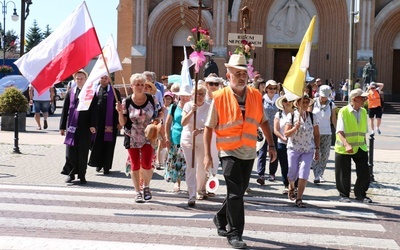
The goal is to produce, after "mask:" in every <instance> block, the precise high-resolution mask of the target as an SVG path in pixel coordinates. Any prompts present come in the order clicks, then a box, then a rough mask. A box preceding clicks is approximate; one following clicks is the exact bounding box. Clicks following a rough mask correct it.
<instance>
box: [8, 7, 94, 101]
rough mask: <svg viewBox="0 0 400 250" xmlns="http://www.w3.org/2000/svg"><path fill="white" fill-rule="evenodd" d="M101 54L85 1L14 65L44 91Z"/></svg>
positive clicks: (40, 91) (39, 89)
mask: <svg viewBox="0 0 400 250" xmlns="http://www.w3.org/2000/svg"><path fill="white" fill-rule="evenodd" d="M100 53H101V47H100V43H99V39H98V38H97V34H96V30H95V28H94V26H93V23H92V20H91V18H90V15H89V11H88V10H87V6H86V3H85V1H84V2H83V3H82V4H81V5H80V6H79V7H78V8H77V9H76V10H75V11H74V12H73V13H72V14H71V15H70V16H69V17H68V18H67V19H66V20H65V21H64V22H63V23H62V24H61V25H60V26H59V27H58V28H57V29H56V30H55V31H54V32H53V33H51V35H50V36H48V37H47V38H46V39H44V40H43V41H42V42H41V43H39V44H38V45H37V46H35V47H34V48H32V50H30V51H29V52H28V53H26V54H25V55H23V56H22V57H21V58H19V59H18V60H17V61H16V62H14V64H15V65H17V67H18V69H19V71H21V73H22V75H24V76H25V78H26V79H28V81H29V82H31V83H32V85H33V86H34V87H35V88H36V90H37V91H38V92H39V94H41V93H43V92H44V91H46V90H47V89H49V88H50V87H51V86H53V85H54V84H55V83H58V82H61V81H63V80H64V79H66V78H68V77H69V76H71V75H72V74H73V73H75V72H76V71H78V70H79V69H81V68H83V67H85V66H86V65H87V64H88V63H89V61H90V59H92V58H93V57H95V56H97V55H99V54H100Z"/></svg>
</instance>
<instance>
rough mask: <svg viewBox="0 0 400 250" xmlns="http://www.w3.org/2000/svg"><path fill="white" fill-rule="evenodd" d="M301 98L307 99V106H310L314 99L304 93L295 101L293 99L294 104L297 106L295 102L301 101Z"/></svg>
mask: <svg viewBox="0 0 400 250" xmlns="http://www.w3.org/2000/svg"><path fill="white" fill-rule="evenodd" d="M301 99H309V100H310V103H309V104H308V106H309V107H310V106H312V105H313V104H314V99H312V98H310V97H309V96H308V95H304V96H303V97H302V98H299V99H297V100H296V101H294V106H295V107H296V108H297V107H298V105H297V103H298V102H300V101H301Z"/></svg>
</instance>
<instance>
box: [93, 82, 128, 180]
mask: <svg viewBox="0 0 400 250" xmlns="http://www.w3.org/2000/svg"><path fill="white" fill-rule="evenodd" d="M115 92H116V94H117V98H118V101H119V102H121V94H120V92H119V91H118V90H117V89H115ZM111 94H112V93H111ZM97 96H98V103H97V104H98V112H99V114H98V122H97V133H96V137H95V140H94V141H92V146H91V151H92V153H91V154H90V158H89V163H88V165H89V166H91V167H96V168H97V170H98V171H99V170H100V169H101V168H103V169H104V172H105V173H107V172H108V171H109V170H110V169H111V167H112V163H113V159H114V149H115V142H116V140H117V134H118V129H117V125H118V112H117V111H116V110H115V98H113V97H114V94H112V96H111V97H110V96H109V93H108V92H107V87H105V88H103V87H100V89H99V92H98V94H97ZM107 98H113V99H114V102H113V109H112V112H113V115H112V119H113V122H112V124H113V141H104V131H105V126H106V119H107V100H108V99H107Z"/></svg>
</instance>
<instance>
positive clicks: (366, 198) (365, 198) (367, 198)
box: [357, 196, 372, 203]
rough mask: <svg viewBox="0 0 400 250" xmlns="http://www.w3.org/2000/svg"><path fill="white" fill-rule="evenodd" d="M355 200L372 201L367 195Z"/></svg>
mask: <svg viewBox="0 0 400 250" xmlns="http://www.w3.org/2000/svg"><path fill="white" fill-rule="evenodd" d="M357 200H358V201H359V202H362V203H372V200H371V198H369V197H367V196H365V197H364V198H360V199H359V198H357Z"/></svg>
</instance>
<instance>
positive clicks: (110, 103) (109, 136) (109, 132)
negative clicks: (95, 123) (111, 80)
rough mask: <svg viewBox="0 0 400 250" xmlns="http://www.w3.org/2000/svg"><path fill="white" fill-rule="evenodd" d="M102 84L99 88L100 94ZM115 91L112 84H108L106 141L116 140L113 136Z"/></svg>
mask: <svg viewBox="0 0 400 250" xmlns="http://www.w3.org/2000/svg"><path fill="white" fill-rule="evenodd" d="M100 88H101V86H99V89H98V90H97V94H99V90H100ZM114 108H115V107H114V93H113V90H112V88H111V86H110V85H108V86H107V112H106V123H105V125H106V126H105V127H104V141H114V136H113V127H114V126H113V125H114V116H113V114H114V112H113V111H114Z"/></svg>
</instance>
